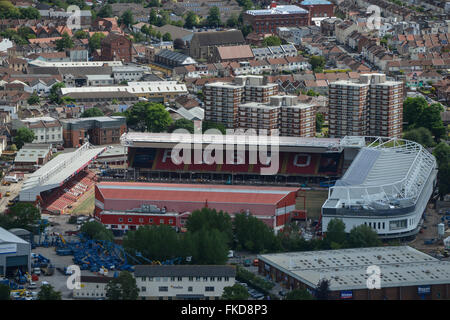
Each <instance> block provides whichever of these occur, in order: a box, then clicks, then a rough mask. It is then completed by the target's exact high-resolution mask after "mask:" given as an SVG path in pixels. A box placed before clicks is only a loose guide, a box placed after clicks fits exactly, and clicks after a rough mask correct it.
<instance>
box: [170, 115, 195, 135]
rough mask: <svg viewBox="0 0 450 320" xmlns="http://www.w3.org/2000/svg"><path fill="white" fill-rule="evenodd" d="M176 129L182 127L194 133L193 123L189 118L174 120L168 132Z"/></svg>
mask: <svg viewBox="0 0 450 320" xmlns="http://www.w3.org/2000/svg"><path fill="white" fill-rule="evenodd" d="M177 129H184V130H187V131H189V132H190V133H194V123H193V122H192V121H191V120H188V119H185V118H181V119H178V120H176V121H175V122H174V123H173V125H172V126H171V127H170V129H169V132H174V131H175V130H177Z"/></svg>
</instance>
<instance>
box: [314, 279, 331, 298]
mask: <svg viewBox="0 0 450 320" xmlns="http://www.w3.org/2000/svg"><path fill="white" fill-rule="evenodd" d="M329 297H330V280H328V279H322V280H320V281H319V283H318V284H317V287H316V299H317V300H328V299H329Z"/></svg>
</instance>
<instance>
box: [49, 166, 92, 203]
mask: <svg viewBox="0 0 450 320" xmlns="http://www.w3.org/2000/svg"><path fill="white" fill-rule="evenodd" d="M95 181H96V175H95V173H93V172H90V171H82V172H80V173H79V174H78V175H76V176H75V177H73V178H72V179H71V180H69V181H68V182H66V183H65V184H64V185H63V186H61V187H60V188H58V189H56V190H55V191H53V192H52V193H51V194H49V195H43V196H42V199H43V201H44V205H43V209H44V210H48V211H53V212H55V211H56V212H63V211H64V209H66V208H67V206H69V205H72V204H73V203H75V202H76V201H77V200H78V199H79V198H80V197H81V196H82V195H83V194H84V193H85V192H86V191H88V190H89V189H90V188H91V187H92V186H93V185H94V184H95Z"/></svg>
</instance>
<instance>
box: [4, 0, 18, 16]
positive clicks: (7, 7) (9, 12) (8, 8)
mask: <svg viewBox="0 0 450 320" xmlns="http://www.w3.org/2000/svg"><path fill="white" fill-rule="evenodd" d="M0 18H2V19H18V18H20V10H19V8H16V7H14V5H13V4H12V3H11V2H9V1H0Z"/></svg>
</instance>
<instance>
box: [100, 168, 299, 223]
mask: <svg viewBox="0 0 450 320" xmlns="http://www.w3.org/2000/svg"><path fill="white" fill-rule="evenodd" d="M203 166H208V165H203ZM297 192H298V188H283V187H254V186H252V187H248V186H227V185H199V184H173V183H142V182H141V183H139V182H101V183H97V184H96V186H95V211H94V216H95V218H96V219H97V221H99V222H101V223H103V224H104V225H105V226H106V227H107V228H109V229H112V230H135V229H137V228H138V227H139V226H143V225H159V224H167V225H170V226H172V227H174V228H177V229H182V228H183V227H184V224H185V222H186V219H187V218H188V216H189V213H190V212H192V211H194V210H198V209H202V208H204V207H208V208H211V209H216V210H217V211H220V210H222V211H224V212H227V213H229V214H230V216H231V217H234V215H235V214H236V213H247V212H248V213H251V214H252V215H254V216H255V217H256V218H258V219H261V220H262V221H263V222H264V223H266V224H267V225H268V226H270V227H271V228H273V229H274V230H275V231H278V230H280V229H282V228H283V227H284V225H285V223H286V222H287V221H288V220H289V219H290V217H291V214H292V212H293V211H295V201H296V200H295V199H296V196H297Z"/></svg>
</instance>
